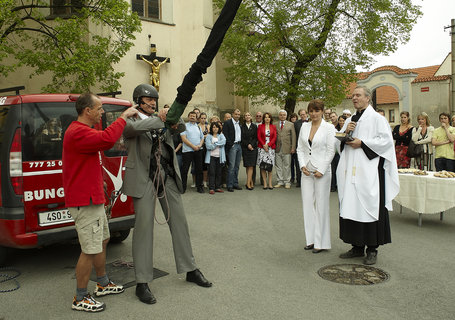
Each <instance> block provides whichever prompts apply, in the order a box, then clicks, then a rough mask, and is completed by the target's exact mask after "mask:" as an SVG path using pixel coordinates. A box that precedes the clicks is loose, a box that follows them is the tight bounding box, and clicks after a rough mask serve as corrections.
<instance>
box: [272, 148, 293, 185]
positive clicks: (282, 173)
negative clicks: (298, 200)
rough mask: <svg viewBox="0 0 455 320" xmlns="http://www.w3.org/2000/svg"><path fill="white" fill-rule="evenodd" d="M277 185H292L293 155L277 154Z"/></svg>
mask: <svg viewBox="0 0 455 320" xmlns="http://www.w3.org/2000/svg"><path fill="white" fill-rule="evenodd" d="M275 170H276V178H277V184H281V185H285V184H291V154H290V153H288V154H284V153H281V151H280V152H278V153H275Z"/></svg>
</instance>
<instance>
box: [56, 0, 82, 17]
mask: <svg viewBox="0 0 455 320" xmlns="http://www.w3.org/2000/svg"><path fill="white" fill-rule="evenodd" d="M83 6H84V0H51V15H52V16H59V17H70V16H71V15H73V14H76V13H77V11H78V10H79V9H81V8H82V7H83Z"/></svg>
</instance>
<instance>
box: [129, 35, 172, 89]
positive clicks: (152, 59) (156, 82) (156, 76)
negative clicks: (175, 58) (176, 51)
mask: <svg viewBox="0 0 455 320" xmlns="http://www.w3.org/2000/svg"><path fill="white" fill-rule="evenodd" d="M136 59H137V60H143V61H145V62H147V63H148V64H149V65H150V67H151V68H152V70H151V72H150V84H151V85H152V86H154V87H155V88H156V91H160V68H161V66H162V65H163V64H165V63H166V62H171V60H170V59H169V58H164V57H157V56H156V45H155V44H153V43H152V44H151V45H150V55H148V56H144V55H142V54H138V55H136Z"/></svg>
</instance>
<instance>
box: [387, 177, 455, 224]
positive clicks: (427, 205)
mask: <svg viewBox="0 0 455 320" xmlns="http://www.w3.org/2000/svg"><path fill="white" fill-rule="evenodd" d="M427 173H428V175H425V176H421V175H414V174H406V173H400V174H399V178H400V193H399V194H398V195H397V196H396V197H395V199H394V200H395V201H396V202H397V203H398V204H399V205H400V206H404V207H406V208H409V209H411V210H412V211H414V212H417V213H418V214H419V221H418V224H419V226H421V225H422V214H435V213H439V214H440V216H441V220H442V218H443V212H444V211H446V210H449V209H450V208H453V207H455V178H438V177H435V176H434V174H435V172H427ZM400 211H401V208H400Z"/></svg>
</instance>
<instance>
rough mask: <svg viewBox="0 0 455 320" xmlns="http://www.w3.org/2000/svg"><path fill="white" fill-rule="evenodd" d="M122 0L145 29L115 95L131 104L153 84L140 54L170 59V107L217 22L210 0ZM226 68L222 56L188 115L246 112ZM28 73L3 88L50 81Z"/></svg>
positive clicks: (164, 68)
mask: <svg viewBox="0 0 455 320" xmlns="http://www.w3.org/2000/svg"><path fill="white" fill-rule="evenodd" d="M124 1H128V2H130V4H131V6H132V10H133V11H135V12H137V13H138V15H139V16H140V18H141V22H142V31H141V32H140V33H138V34H136V40H135V41H134V46H133V47H132V49H131V50H130V51H129V52H128V53H127V54H126V55H125V56H124V57H123V58H122V59H121V61H120V62H119V63H118V64H116V65H115V69H116V71H119V72H125V76H124V77H123V78H121V79H120V88H119V90H120V91H121V92H122V93H121V94H120V95H117V97H118V98H122V99H126V100H130V101H131V100H132V92H133V90H134V88H135V87H136V86H137V85H138V84H141V83H150V80H151V76H152V75H151V72H152V66H151V65H150V64H149V63H147V62H146V61H144V60H142V59H141V58H140V55H143V56H144V57H146V58H147V57H149V58H151V57H152V56H153V55H156V57H158V58H159V60H160V62H163V60H164V59H165V58H168V61H167V62H166V63H163V64H162V65H161V66H160V68H159V77H160V79H159V80H160V87H159V94H160V99H159V104H160V105H161V106H163V105H164V104H171V103H172V102H173V101H174V99H175V97H176V94H177V87H178V86H179V85H180V84H181V82H182V80H183V77H184V76H185V74H186V73H187V72H188V70H189V68H190V66H191V64H192V63H193V62H194V61H195V60H196V57H197V55H198V54H199V53H200V51H201V50H202V48H203V47H204V44H205V42H206V40H207V38H208V35H209V33H210V31H211V29H212V26H213V23H214V21H215V20H216V17H215V16H214V13H213V6H212V0H185V1H183V0H172V1H168V0H166V1H163V0H124ZM93 30H94V31H96V32H98V33H101V34H103V35H105V34H108V33H109V30H106V29H101V28H99V27H97V26H93ZM152 45H153V46H154V48H152V47H151V46H152ZM152 51H154V52H152ZM147 60H148V59H147ZM224 66H225V62H224V61H223V60H222V59H221V57H220V55H218V56H217V57H216V59H215V60H214V61H213V63H212V66H211V67H210V68H209V69H208V70H207V73H206V74H205V75H204V76H203V81H202V82H201V83H199V85H198V86H197V88H196V92H195V93H194V95H193V99H192V100H191V101H190V103H189V104H188V107H187V110H185V114H184V116H186V114H187V113H188V112H189V111H190V110H192V109H193V108H194V107H199V108H200V109H201V110H204V111H206V112H207V113H208V114H209V115H218V114H219V113H221V112H224V111H226V112H231V111H232V110H233V109H235V108H240V109H241V110H242V112H243V111H244V110H245V108H246V107H247V104H246V100H244V99H236V98H235V97H234V96H233V95H232V94H231V92H232V91H233V85H232V84H230V83H227V82H226V80H225V79H226V76H225V72H224V70H223V67H224ZM29 74H30V70H27V68H24V67H23V68H20V69H19V70H18V71H17V72H15V73H14V74H12V75H10V76H9V77H7V78H1V77H0V88H6V87H13V86H22V85H24V86H25V88H26V89H25V90H24V91H21V93H24V94H25V93H27V94H28V93H40V89H41V87H42V86H43V83H46V82H47V81H49V80H48V79H49V78H47V76H46V75H43V76H39V77H38V76H37V77H33V78H32V79H29ZM92 91H93V92H100V90H99V89H98V88H92Z"/></svg>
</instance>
